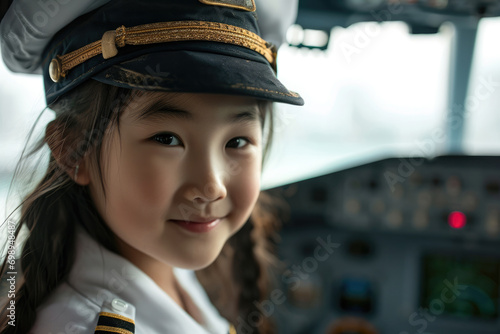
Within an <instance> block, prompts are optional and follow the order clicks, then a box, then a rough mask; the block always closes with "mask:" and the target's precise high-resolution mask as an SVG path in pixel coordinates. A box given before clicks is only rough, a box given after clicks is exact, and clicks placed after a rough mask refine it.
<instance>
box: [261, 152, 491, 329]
mask: <svg viewBox="0 0 500 334" xmlns="http://www.w3.org/2000/svg"><path fill="white" fill-rule="evenodd" d="M268 192H269V193H271V194H272V195H273V196H275V197H278V198H281V199H282V200H283V203H284V205H282V206H281V210H282V212H281V216H282V217H284V224H283V229H282V233H281V242H280V245H279V255H280V258H281V260H282V261H283V267H282V268H281V269H280V270H279V271H278V272H277V273H276V279H277V282H278V286H279V288H278V291H275V292H274V293H275V294H278V292H282V293H283V298H281V299H279V300H270V301H272V302H273V303H272V304H273V307H274V308H273V309H274V310H275V312H274V313H273V316H274V318H275V320H276V323H277V325H278V329H279V333H289V334H293V333H297V334H302V333H304V334H305V333H312V334H320V333H321V334H323V333H328V334H337V333H344V334H347V333H349V334H353V333H363V334H364V333H380V334H386V333H387V334H389V333H391V334H392V333H395V334H410V333H426V334H445V333H458V334H465V333H474V334H481V333H485V334H486V333H488V334H490V333H500V247H499V245H500V214H499V213H500V157H487V156H441V157H436V158H434V159H425V158H391V159H385V160H381V161H376V162H373V163H370V164H367V165H363V166H358V167H355V168H351V169H347V170H343V171H338V172H334V173H331V174H328V175H323V176H319V177H315V178H311V179H308V180H303V181H300V182H296V183H293V184H288V185H286V186H282V187H277V188H273V189H270V190H268Z"/></svg>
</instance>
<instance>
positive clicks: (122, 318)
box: [95, 298, 135, 334]
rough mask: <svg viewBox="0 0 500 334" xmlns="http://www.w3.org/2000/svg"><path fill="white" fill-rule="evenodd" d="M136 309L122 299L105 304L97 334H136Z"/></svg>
mask: <svg viewBox="0 0 500 334" xmlns="http://www.w3.org/2000/svg"><path fill="white" fill-rule="evenodd" d="M134 319H135V307H134V306H133V305H131V304H129V303H127V302H125V301H123V300H121V299H118V298H115V299H113V300H112V301H111V303H110V302H105V303H104V304H103V306H102V309H101V312H100V313H99V319H98V320H97V326H96V328H95V333H96V334H106V333H120V334H134V333H135V321H134Z"/></svg>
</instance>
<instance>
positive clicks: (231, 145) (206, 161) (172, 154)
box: [89, 92, 262, 269]
mask: <svg viewBox="0 0 500 334" xmlns="http://www.w3.org/2000/svg"><path fill="white" fill-rule="evenodd" d="M143 114H144V115H143ZM141 115H143V116H141ZM103 140H104V145H103V151H102V156H101V161H102V162H103V177H104V184H105V190H106V198H104V194H103V191H102V189H101V188H100V187H99V186H98V185H99V178H98V176H97V175H90V184H89V188H90V191H91V194H92V197H93V200H94V202H95V203H96V206H97V208H98V210H99V212H100V214H101V215H102V217H103V218H104V220H105V221H106V223H107V224H108V226H109V227H110V228H111V230H112V231H113V232H114V233H115V234H116V235H117V236H118V238H119V240H118V241H119V245H120V250H121V251H122V253H123V255H124V256H125V257H127V258H129V260H131V261H132V262H133V263H150V262H151V261H153V262H158V261H159V262H163V263H165V264H168V265H170V266H174V267H181V268H188V269H200V268H203V267H206V266H207V265H209V264H210V263H211V262H213V261H214V260H215V258H216V257H217V256H218V254H219V253H220V251H221V249H222V247H223V245H224V243H225V242H226V241H227V239H228V238H229V237H230V236H231V235H233V234H234V233H236V232H237V231H238V229H240V228H241V227H242V226H243V224H244V223H245V222H246V221H247V219H248V218H249V216H250V213H251V211H252V209H253V207H254V205H255V203H256V201H257V198H258V195H259V189H260V174H261V159H262V125H261V122H260V119H259V110H258V106H257V101H256V100H255V99H252V98H246V97H239V96H226V95H210V94H174V93H161V92H149V93H145V94H143V95H140V96H136V97H134V99H133V100H132V102H131V103H129V104H128V105H127V106H126V107H125V109H124V111H123V114H122V115H121V117H120V125H119V131H112V132H110V134H106V135H105V137H104V139H103ZM107 144H109V145H107ZM205 218H206V219H209V220H213V218H218V221H216V222H215V223H212V224H196V223H182V222H179V221H192V222H200V221H202V220H203V219H205Z"/></svg>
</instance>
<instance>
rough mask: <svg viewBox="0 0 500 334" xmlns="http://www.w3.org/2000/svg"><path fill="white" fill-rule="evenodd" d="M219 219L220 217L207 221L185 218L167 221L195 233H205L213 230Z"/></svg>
mask: <svg viewBox="0 0 500 334" xmlns="http://www.w3.org/2000/svg"><path fill="white" fill-rule="evenodd" d="M220 221H221V218H216V219H213V220H211V221H207V222H197V221H186V220H169V222H172V223H175V224H176V225H178V226H180V227H182V228H184V229H186V230H188V231H191V232H195V233H206V232H209V231H211V230H213V229H214V228H215V227H216V226H217V225H218V224H219V223H220Z"/></svg>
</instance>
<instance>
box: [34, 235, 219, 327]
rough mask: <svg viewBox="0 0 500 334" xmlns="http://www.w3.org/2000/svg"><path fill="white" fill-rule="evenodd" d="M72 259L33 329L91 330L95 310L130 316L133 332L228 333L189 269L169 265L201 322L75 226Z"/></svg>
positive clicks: (122, 259)
mask: <svg viewBox="0 0 500 334" xmlns="http://www.w3.org/2000/svg"><path fill="white" fill-rule="evenodd" d="M76 246H77V252H76V261H75V263H74V265H73V268H72V269H71V272H70V275H69V278H68V280H67V281H65V282H63V283H61V285H59V286H58V287H57V288H56V289H55V290H54V291H53V292H52V293H51V294H50V296H49V297H48V300H47V301H46V302H44V303H43V304H42V305H41V306H40V307H39V308H38V310H37V318H36V321H35V324H34V326H33V327H32V329H31V331H30V333H33V334H63V333H64V334H66V333H68V334H84V333H85V334H88V333H94V331H95V328H96V325H97V322H98V319H99V314H100V313H101V312H110V313H112V314H118V317H120V316H122V317H125V318H124V319H127V318H128V319H131V320H132V321H134V322H135V334H156V333H158V334H186V333H189V334H208V333H212V334H227V333H228V332H229V323H228V321H227V320H226V319H224V318H223V317H222V316H221V315H220V314H219V313H218V311H217V309H216V308H215V307H214V306H213V305H212V304H211V303H210V301H209V299H208V296H207V295H206V293H205V290H204V289H203V287H202V286H201V285H200V283H199V282H198V280H197V279H196V276H195V274H194V272H193V271H190V270H183V269H178V268H175V269H174V274H175V276H176V277H177V278H178V281H179V283H180V284H181V286H182V287H183V288H184V289H185V290H186V292H187V293H188V294H189V295H190V297H191V299H192V300H193V302H194V303H195V304H196V305H197V306H198V308H199V309H200V312H201V315H202V317H203V320H204V326H202V325H200V324H199V323H198V322H196V321H195V320H194V319H193V318H192V317H191V316H190V315H189V314H188V313H186V312H185V311H184V309H182V308H181V307H180V306H179V305H178V304H176V303H175V302H174V301H173V300H172V298H170V296H169V295H168V294H166V293H165V292H164V291H163V290H162V289H161V288H160V287H159V286H158V285H157V284H156V283H155V282H154V281H153V280H152V279H151V278H150V277H149V276H147V275H146V274H145V273H144V272H143V271H141V270H140V269H139V268H137V267H136V266H135V265H133V264H132V263H131V262H129V261H128V260H126V259H125V258H123V257H121V256H119V255H117V254H114V253H112V252H110V251H108V250H107V249H106V248H104V247H103V246H101V245H100V244H98V243H97V242H96V241H94V239H92V238H91V237H90V236H89V235H88V234H87V233H86V232H85V231H84V230H83V229H82V228H81V227H80V226H78V227H77V244H76Z"/></svg>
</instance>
